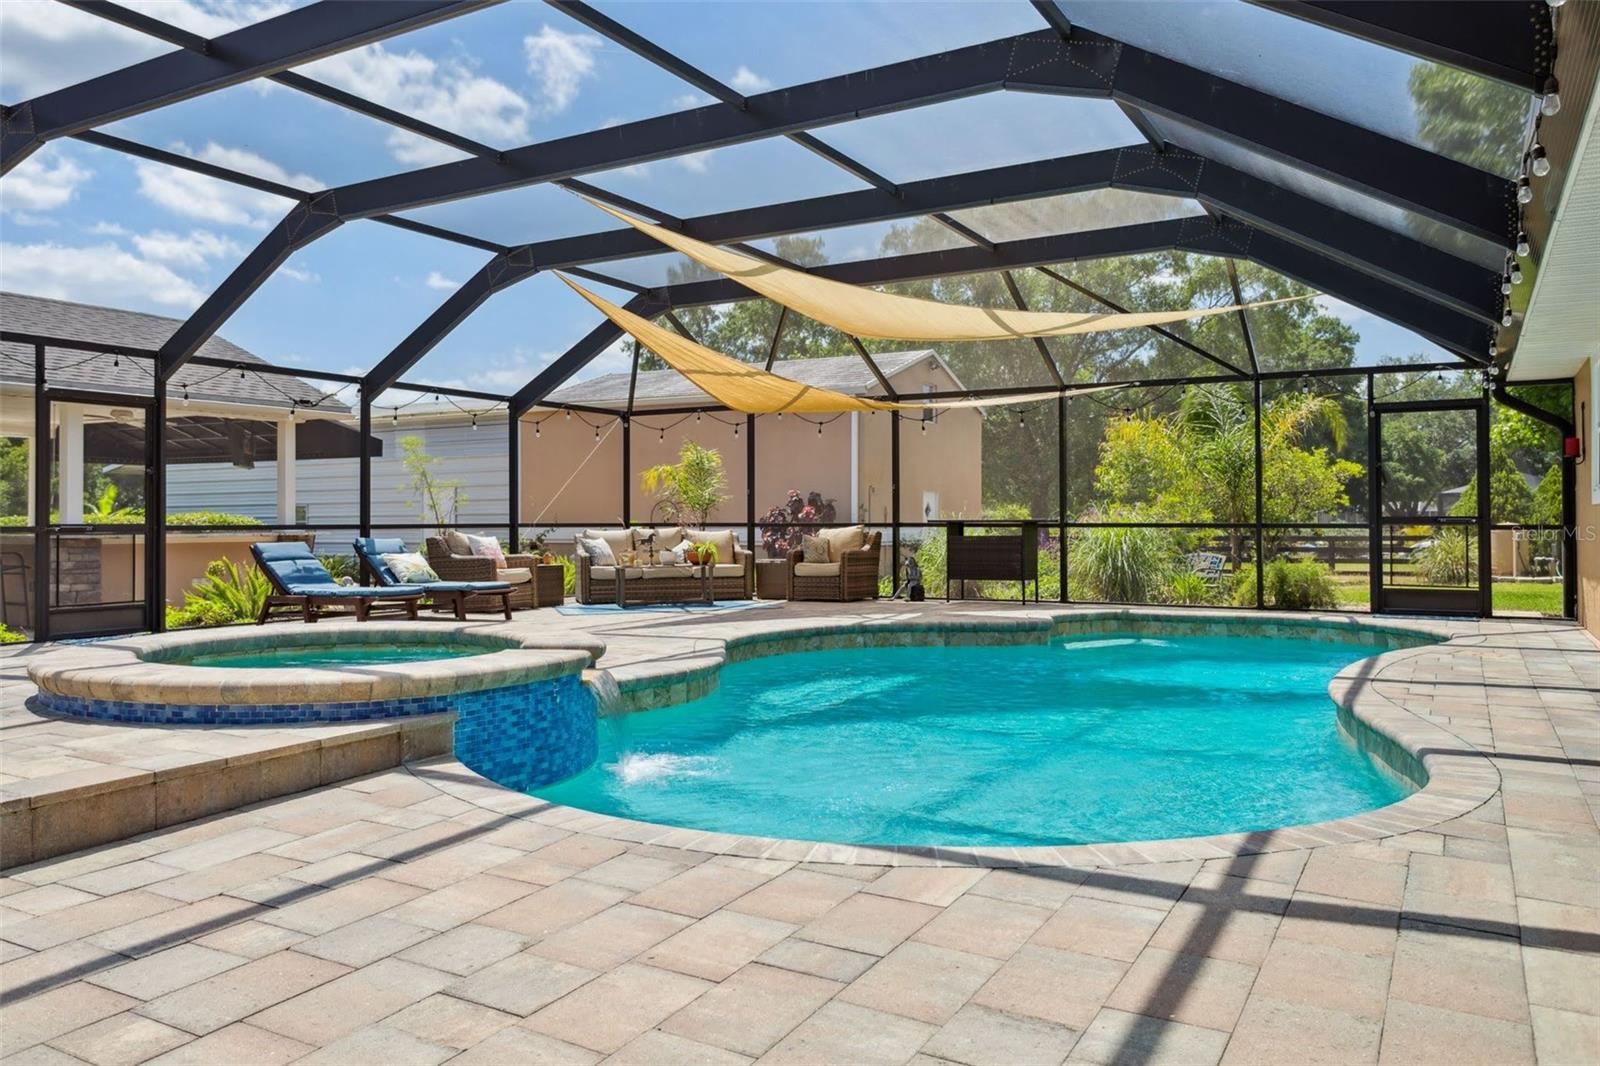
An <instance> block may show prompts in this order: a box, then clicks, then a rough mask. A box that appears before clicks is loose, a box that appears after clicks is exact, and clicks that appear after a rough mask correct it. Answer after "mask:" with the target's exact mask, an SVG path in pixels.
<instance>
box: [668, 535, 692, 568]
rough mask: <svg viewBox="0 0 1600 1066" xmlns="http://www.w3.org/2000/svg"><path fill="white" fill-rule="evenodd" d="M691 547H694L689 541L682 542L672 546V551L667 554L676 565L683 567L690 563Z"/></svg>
mask: <svg viewBox="0 0 1600 1066" xmlns="http://www.w3.org/2000/svg"><path fill="white" fill-rule="evenodd" d="M691 547H693V545H691V544H690V543H689V541H688V540H687V539H685V540H680V541H678V543H677V544H675V545H673V546H672V549H671V550H670V551H668V552H667V554H668V555H670V556H672V562H673V563H674V564H675V565H677V566H683V565H685V564H686V563H688V561H689V549H690V548H691Z"/></svg>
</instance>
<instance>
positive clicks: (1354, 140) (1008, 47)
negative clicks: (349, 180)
mask: <svg viewBox="0 0 1600 1066" xmlns="http://www.w3.org/2000/svg"><path fill="white" fill-rule="evenodd" d="M999 88H1008V89H1014V90H1020V91H1035V92H1049V93H1063V94H1068V95H1079V96H1102V97H1108V98H1109V97H1115V98H1117V99H1119V100H1126V101H1127V102H1130V103H1133V104H1135V105H1137V106H1139V107H1142V108H1147V109H1149V110H1153V111H1156V112H1159V113H1165V114H1175V115H1179V116H1181V117H1183V118H1185V119H1187V120H1189V121H1193V122H1196V123H1198V124H1200V125H1202V126H1207V127H1209V128H1213V129H1216V130H1218V131H1219V132H1220V133H1221V134H1222V135H1224V136H1234V137H1240V138H1242V139H1245V140H1249V141H1252V143H1255V144H1257V145H1258V146H1259V147H1261V148H1262V149H1263V150H1265V151H1268V152H1269V153H1272V154H1276V155H1278V156H1280V157H1287V158H1291V159H1294V160H1296V161H1297V162H1298V163H1299V164H1301V165H1304V166H1307V167H1308V168H1309V169H1312V170H1315V171H1318V172H1322V173H1327V174H1329V175H1330V176H1332V177H1333V179H1334V180H1338V181H1342V182H1344V183H1346V184H1351V185H1355V186H1357V187H1361V188H1367V189H1371V190H1374V191H1375V192H1376V194H1378V195H1381V196H1383V197H1384V198H1386V199H1389V200H1391V201H1401V202H1406V203H1408V204H1410V206H1412V207H1414V208H1415V209H1416V210H1419V211H1421V212H1423V213H1425V214H1429V215H1430V216H1431V217H1435V218H1439V219H1441V220H1443V221H1446V222H1447V223H1450V224H1453V225H1456V226H1458V227H1460V228H1463V229H1466V230H1468V231H1472V232H1482V231H1485V230H1489V231H1503V230H1505V229H1507V228H1508V226H1509V223H1508V222H1507V221H1506V207H1507V205H1512V204H1514V199H1515V197H1514V193H1513V192H1512V189H1511V185H1510V183H1509V182H1506V181H1504V180H1503V179H1500V178H1497V177H1495V176H1494V175H1490V174H1486V173H1484V172H1482V171H1478V170H1475V169H1473V168H1471V167H1467V166H1465V165H1463V164H1460V163H1457V162H1455V161H1453V160H1450V159H1446V158H1444V157H1443V156H1438V155H1435V154H1433V153H1431V152H1427V151H1425V150H1422V149H1419V148H1416V147H1414V146H1412V145H1409V144H1405V143H1403V142H1400V141H1396V140H1394V139H1392V138H1387V137H1383V136H1381V135H1379V134H1375V133H1372V132H1370V131H1367V130H1363V129H1361V128H1359V127H1357V126H1354V125H1352V124H1349V123H1345V122H1342V121H1340V120H1338V119H1334V118H1331V117H1329V116H1325V115H1321V114H1318V113H1317V112H1314V111H1311V110H1309V109H1307V108H1301V107H1297V106H1296V105H1292V104H1289V103H1287V102H1285V101H1282V100H1280V99H1278V98H1276V97H1273V96H1271V95H1270V94H1266V93H1261V92H1257V91H1256V90H1253V89H1248V88H1246V87H1245V86H1241V85H1238V84H1236V83H1233V82H1228V81H1226V80H1225V79H1220V78H1217V77H1216V76H1214V75H1211V74H1208V73H1206V72H1204V71H1200V70H1196V69H1194V68H1192V67H1186V66H1184V65H1183V64H1180V63H1175V62H1173V61H1171V60H1167V59H1164V58H1163V57H1160V56H1155V55H1153V54H1151V53H1147V52H1144V51H1142V50H1140V49H1136V48H1130V47H1129V46H1126V45H1122V44H1119V43H1117V42H1114V41H1111V40H1109V39H1106V38H1103V37H1096V36H1094V35H1091V34H1086V33H1082V32H1077V31H1075V32H1074V34H1073V37H1072V39H1071V40H1068V41H1063V40H1062V39H1061V38H1060V36H1059V34H1057V33H1056V32H1055V31H1053V30H1041V31H1037V32H1034V33H1026V34H1020V35H1017V36H1015V37H1010V38H1004V39H1002V40H998V41H990V42H986V43H984V44H978V45H971V46H968V47H965V48H958V49H953V50H951V51H948V52H943V53H938V54H935V55H930V56H923V57H920V58H917V59H912V60H907V61H904V62H901V63H894V64H889V65H886V66H883V67H877V68H874V69H871V70H867V71H858V72H855V73H852V74H845V75H839V76H836V77H832V78H824V79H821V80H818V81H813V82H809V83H805V84H802V85H795V86H790V87H788V88H784V89H780V90H775V91H772V92H767V93H761V94H757V95H754V96H750V97H748V98H746V101H745V107H744V108H743V109H741V108H739V107H737V106H734V105H732V104H723V103H719V104H713V105H709V106H706V107H701V108H695V109H692V110H689V111H684V112H678V113H675V114H670V115H662V116H659V117H656V118H650V119H644V120H641V121H637V122H631V123H625V124H623V125H619V126H614V127H610V128H607V129H599V130H592V131H589V132H586V133H581V134H577V135H574V136H570V137H564V138H558V139H555V140H551V141H548V142H545V143H542V144H536V145H530V146H527V147H524V148H518V149H515V150H512V151H510V152H507V153H505V155H504V156H503V159H504V161H503V162H497V161H495V160H490V159H483V158H471V159H466V160H462V161H460V162H455V163H446V164H442V165H440V166H434V167H428V168H424V169H421V170H416V171H410V172H407V173H403V174H396V175H391V176H388V177H382V178H376V179H372V180H369V181H363V182H356V183H354V184H351V185H346V186H342V187H340V188H338V189H335V190H331V192H330V194H329V196H328V199H327V201H326V203H327V209H328V210H329V211H330V212H331V213H333V214H334V215H335V216H336V217H337V221H339V222H342V221H348V220H350V219H354V218H365V217H370V216H372V215H375V214H386V213H389V212H392V211H399V210H404V209H407V208H416V207H422V206H426V205H428V204H433V203H442V202H446V201H450V200H455V199H460V198H463V197H467V196H473V195H478V194H482V193H486V192H494V191H498V190H502V189H510V188H516V187H519V186H523V185H529V184H534V183H537V182H540V181H557V180H561V179H564V178H571V177H575V176H577V175H580V174H584V173H590V172H593V171H596V170H604V169H608V168H612V167H617V166H625V165H630V164H634V163H643V162H648V161H651V160H655V159H662V158H668V157H671V156H675V155H681V154H684V153H688V152H694V151H702V150H706V149H710V148H716V147H720V146H723V145H730V144H738V143H742V142H746V141H751V140H757V139H760V138H763V137H769V136H776V135H781V134H786V133H791V132H796V131H800V130H806V129H810V128H813V127H816V126H821V125H826V124H829V123H832V122H840V121H846V120H849V119H853V118H857V117H860V116H863V115H870V114H877V113H882V112H888V111H894V110H899V109H903V108H908V107H914V106H917V105H919V104H925V103H931V102H935V101H939V100H947V99H952V98H957V97H962V96H970V95H974V94H976V93H980V92H986V91H991V90H994V89H999ZM1162 158H1163V159H1164V158H1165V156H1162ZM869 191H878V192H880V193H881V192H882V190H869ZM1486 204H1487V205H1488V206H1486ZM331 228H332V227H331V226H330V227H328V229H331ZM323 232H327V229H317V230H313V229H306V228H303V227H302V228H300V229H299V230H297V232H296V234H295V235H294V236H293V239H294V240H295V242H296V243H295V245H294V247H301V246H303V245H304V244H306V243H309V242H310V241H312V240H315V239H316V238H317V237H318V236H320V235H321V234H322V233H323ZM1498 235H1499V237H1501V238H1502V239H1507V240H1508V239H1509V235H1507V234H1505V233H1499V234H1498ZM278 240H279V235H278V234H272V235H269V237H268V238H267V240H266V241H264V242H263V249H262V252H263V254H261V255H255V256H252V257H250V258H249V259H247V260H246V263H245V264H242V265H241V266H240V267H239V268H238V269H236V270H235V271H234V273H233V274H231V275H230V276H229V277H228V278H227V279H226V280H225V281H224V282H223V284H222V287H221V288H220V289H219V290H218V291H217V292H215V293H213V294H212V297H211V298H209V299H207V300H206V301H205V302H204V303H203V304H202V305H201V306H200V308H199V309H198V310H196V312H195V313H194V314H193V315H192V316H191V318H190V320H189V322H188V323H186V324H185V328H184V329H182V330H180V331H179V332H178V333H177V334H174V337H173V339H172V341H171V342H169V346H168V347H167V348H166V349H164V350H163V357H164V362H165V363H166V364H167V365H177V364H181V362H182V361H183V359H185V358H187V357H188V355H189V354H191V353H192V352H193V350H194V349H195V348H197V347H198V346H199V345H200V344H201V343H203V342H204V341H205V340H206V338H208V337H210V336H211V335H212V334H213V333H214V332H215V331H216V329H217V328H218V327H220V326H221V324H222V323H223V322H224V321H226V319H227V317H228V315H229V314H231V313H232V311H233V309H234V308H236V307H237V306H238V304H239V302H240V301H242V300H243V299H244V298H246V297H248V295H249V294H250V293H251V292H253V291H254V290H255V289H256V288H257V287H259V286H260V284H261V283H262V282H263V281H264V280H265V276H264V275H260V274H256V273H252V271H253V270H259V269H261V268H262V267H264V266H275V263H276V262H277V261H281V260H275V257H274V256H273V255H271V254H267V248H266V246H267V245H269V244H272V243H275V242H277V241H278ZM291 250H292V249H291Z"/></svg>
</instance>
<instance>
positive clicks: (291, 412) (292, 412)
mask: <svg viewBox="0 0 1600 1066" xmlns="http://www.w3.org/2000/svg"><path fill="white" fill-rule="evenodd" d="M296 402H298V401H296ZM294 410H295V409H294V405H293V404H291V405H290V407H289V421H291V422H293V421H294Z"/></svg>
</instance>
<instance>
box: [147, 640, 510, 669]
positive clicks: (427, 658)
mask: <svg viewBox="0 0 1600 1066" xmlns="http://www.w3.org/2000/svg"><path fill="white" fill-rule="evenodd" d="M496 650H497V649H496V648H495V647H493V646H484V645H481V644H451V643H439V644H433V643H427V644H425V643H420V642H419V643H414V644H304V645H294V644H291V645H288V646H285V647H280V648H255V649H251V650H248V651H226V652H215V653H212V654H207V655H195V656H190V657H175V658H172V659H169V660H168V661H169V662H173V663H179V664H181V665H184V666H235V667H252V668H260V667H267V668H279V669H288V668H292V667H307V666H320V667H333V668H338V667H341V666H376V665H379V664H382V663H422V662H433V661H435V660H438V659H460V658H463V657H465V656H468V655H484V654H487V653H489V652H493V651H496Z"/></svg>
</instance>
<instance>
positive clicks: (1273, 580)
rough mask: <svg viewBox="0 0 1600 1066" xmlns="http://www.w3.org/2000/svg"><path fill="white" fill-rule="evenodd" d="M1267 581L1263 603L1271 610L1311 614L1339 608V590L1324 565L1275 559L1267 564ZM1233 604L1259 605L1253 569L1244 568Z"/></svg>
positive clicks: (1244, 605) (1236, 587)
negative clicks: (1321, 610)
mask: <svg viewBox="0 0 1600 1066" xmlns="http://www.w3.org/2000/svg"><path fill="white" fill-rule="evenodd" d="M1266 579H1267V591H1266V596H1265V598H1264V602H1265V603H1266V605H1267V606H1268V607H1276V608H1278V609H1279V610H1283V611H1309V610H1317V609H1329V608H1335V607H1338V606H1339V588H1338V586H1337V585H1336V584H1334V580H1333V571H1331V570H1329V569H1328V568H1327V567H1326V566H1323V565H1322V564H1321V563H1315V562H1309V561H1307V562H1299V563H1297V562H1292V561H1290V560H1288V559H1274V560H1273V561H1272V562H1270V563H1268V564H1267V567H1266ZM1233 603H1234V606H1236V607H1254V606H1255V605H1256V572H1255V568H1254V567H1249V566H1247V567H1244V568H1242V569H1241V571H1240V574H1239V580H1238V584H1237V585H1235V586H1234V591H1233Z"/></svg>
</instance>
